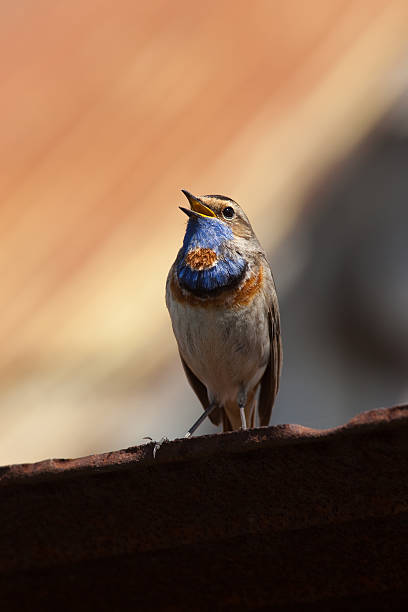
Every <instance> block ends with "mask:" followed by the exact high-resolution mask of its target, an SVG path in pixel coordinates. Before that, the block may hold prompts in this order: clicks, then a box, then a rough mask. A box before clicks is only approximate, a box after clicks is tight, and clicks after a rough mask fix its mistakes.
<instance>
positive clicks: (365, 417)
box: [0, 405, 408, 485]
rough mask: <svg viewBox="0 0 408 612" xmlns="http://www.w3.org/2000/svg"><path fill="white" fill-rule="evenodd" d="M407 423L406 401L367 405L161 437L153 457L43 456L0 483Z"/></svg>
mask: <svg viewBox="0 0 408 612" xmlns="http://www.w3.org/2000/svg"><path fill="white" fill-rule="evenodd" d="M403 423H404V424H408V405H400V406H393V407H391V408H380V409H376V410H368V411H366V412H362V413H361V414H359V415H357V416H355V417H354V418H353V419H351V420H350V421H349V422H348V423H346V424H344V425H340V426H338V427H334V428H331V429H312V428H309V427H303V426H302V425H275V426H272V427H259V428H256V429H248V430H240V431H232V432H227V433H223V434H221V433H216V434H211V435H206V436H196V437H193V438H190V439H185V438H181V439H176V440H173V441H165V442H164V443H163V444H162V446H161V448H160V450H159V452H158V453H157V455H156V458H155V459H154V458H153V447H154V442H149V443H148V444H143V445H141V446H133V447H129V448H126V449H123V450H118V451H111V452H107V453H102V454H97V455H89V456H86V457H79V458H77V459H45V460H44V461H39V462H37V463H22V464H16V465H9V466H3V467H0V485H9V484H11V483H12V482H13V483H17V482H20V483H24V482H32V481H33V479H34V480H37V479H40V480H43V479H47V480H48V479H50V478H53V477H56V476H57V477H58V476H62V475H71V476H72V475H74V474H78V473H81V472H84V471H89V470H90V471H98V472H99V471H116V470H119V469H124V468H130V467H132V468H135V467H138V466H140V467H142V466H146V465H149V464H150V465H151V464H159V463H169V462H179V461H191V460H195V459H200V458H203V457H208V456H210V455H218V454H225V453H228V454H230V453H242V452H248V451H251V450H255V449H257V448H259V446H260V445H262V447H270V446H275V447H277V446H283V445H289V444H302V443H311V442H313V441H316V440H321V439H322V438H339V439H340V438H343V437H345V436H350V435H354V434H357V433H358V434H361V433H367V434H368V433H370V432H373V431H376V430H380V429H381V430H383V429H384V427H386V428H392V429H394V428H396V427H400V426H401V425H402V424H403Z"/></svg>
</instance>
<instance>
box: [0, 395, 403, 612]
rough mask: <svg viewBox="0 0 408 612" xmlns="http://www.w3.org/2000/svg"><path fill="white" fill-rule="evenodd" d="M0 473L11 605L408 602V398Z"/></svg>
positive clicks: (3, 584)
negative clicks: (317, 422)
mask: <svg viewBox="0 0 408 612" xmlns="http://www.w3.org/2000/svg"><path fill="white" fill-rule="evenodd" d="M152 449H153V444H147V445H144V446H139V447H134V448H129V449H126V450H121V451H117V452H112V453H105V454H102V455H94V456H90V457H84V458H80V459H68V460H63V459H51V460H47V461H42V462H40V463H36V464H33V465H15V466H8V467H3V468H0V608H1V609H5V610H14V609H16V610H24V609H29V610H35V609H41V610H45V609H51V608H52V609H55V608H58V609H67V610H72V609H75V610H82V609H84V610H91V609H96V608H98V609H99V610H105V609H106V610H116V609H119V608H120V607H122V606H124V605H129V604H130V605H132V606H134V607H135V608H136V609H139V610H143V609H151V608H155V609H156V610H210V609H211V610H214V609H215V610H256V609H259V610H260V609H271V608H273V609H275V610H344V609H347V610H354V609H355V610H364V609H370V610H388V609H400V607H401V606H406V604H407V602H408V566H407V563H406V557H407V555H408V544H407V542H408V476H407V475H408V452H407V451H408V407H407V406H405V407H404V406H399V407H395V408H389V409H384V410H374V411H370V412H366V413H363V414H361V415H359V416H358V417H356V418H355V419H353V420H352V421H350V422H349V423H348V424H346V425H344V426H342V427H337V428H335V429H331V430H326V431H317V430H312V429H308V428H304V427H300V426H298V425H281V426H277V427H265V428H260V429H254V430H249V431H239V432H231V433H227V434H217V435H212V436H202V437H197V438H193V439H191V440H175V441H174V442H168V443H166V444H164V445H163V446H162V448H161V449H160V451H159V453H158V455H157V458H156V460H154V459H153V457H152Z"/></svg>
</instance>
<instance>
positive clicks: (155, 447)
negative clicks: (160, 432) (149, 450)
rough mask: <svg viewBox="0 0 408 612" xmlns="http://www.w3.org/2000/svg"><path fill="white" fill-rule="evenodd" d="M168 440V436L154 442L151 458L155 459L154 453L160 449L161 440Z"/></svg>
mask: <svg viewBox="0 0 408 612" xmlns="http://www.w3.org/2000/svg"><path fill="white" fill-rule="evenodd" d="M168 441H169V439H168V438H161V439H160V440H159V441H158V442H156V444H155V445H154V447H153V459H156V453H157V451H158V450H159V449H160V447H161V445H162V444H163V442H168Z"/></svg>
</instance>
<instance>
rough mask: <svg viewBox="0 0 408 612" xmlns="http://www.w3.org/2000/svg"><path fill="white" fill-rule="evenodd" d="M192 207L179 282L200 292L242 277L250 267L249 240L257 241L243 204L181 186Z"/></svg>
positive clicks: (178, 267)
mask: <svg viewBox="0 0 408 612" xmlns="http://www.w3.org/2000/svg"><path fill="white" fill-rule="evenodd" d="M182 191H183V193H184V195H185V196H186V198H187V199H188V201H189V203H190V208H184V207H181V206H180V208H181V210H182V211H183V212H184V213H185V214H186V215H187V216H188V217H189V220H188V224H187V229H186V233H185V236H184V242H183V247H182V249H181V251H180V253H179V258H178V265H177V274H178V278H179V281H180V283H181V284H182V285H183V286H184V287H186V288H187V289H189V290H190V291H195V292H197V293H200V292H201V293H210V292H211V291H214V290H218V289H221V288H223V287H226V286H228V285H231V284H233V283H236V282H237V281H238V280H239V278H242V276H243V274H244V273H245V269H246V267H247V262H246V258H245V249H246V243H247V242H248V241H250V240H251V239H254V240H255V241H256V238H255V236H254V233H253V230H252V227H251V225H250V223H249V221H248V219H247V217H246V215H245V213H244V211H243V210H242V209H241V207H240V206H239V205H238V204H237V203H236V202H234V200H231V199H230V198H227V197H225V196H220V195H207V196H200V197H196V196H194V195H192V194H191V193H189V192H188V191H185V190H184V189H183V190H182Z"/></svg>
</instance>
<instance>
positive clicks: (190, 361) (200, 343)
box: [168, 294, 270, 405]
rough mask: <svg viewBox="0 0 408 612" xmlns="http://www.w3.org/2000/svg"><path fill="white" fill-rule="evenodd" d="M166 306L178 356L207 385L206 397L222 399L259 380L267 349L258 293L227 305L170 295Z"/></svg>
mask: <svg viewBox="0 0 408 612" xmlns="http://www.w3.org/2000/svg"><path fill="white" fill-rule="evenodd" d="M168 306H169V311H170V316H171V319H172V324H173V330H174V334H175V336H176V339H177V342H178V345H179V348H180V352H181V354H182V356H183V359H184V360H185V361H186V363H187V365H188V366H189V368H190V369H191V370H192V371H193V372H194V374H195V375H196V376H197V377H198V378H199V379H200V380H201V382H203V383H204V384H205V385H206V387H207V392H208V396H209V400H210V401H213V400H216V401H217V402H218V403H219V404H220V405H225V403H226V402H228V401H236V400H237V396H238V393H239V392H240V391H244V392H246V393H248V392H250V391H251V390H252V389H253V388H254V387H255V386H256V385H257V384H258V382H259V380H260V379H261V377H262V375H263V373H264V371H265V368H266V365H267V362H268V359H269V352H270V340H269V327H268V315H267V312H266V308H265V305H264V302H263V299H262V294H260V295H258V296H256V297H255V298H254V299H253V300H252V302H251V303H250V304H249V305H248V306H245V307H238V308H234V309H229V310H225V309H223V308H220V307H208V308H202V307H197V306H190V305H188V304H181V303H179V302H177V301H175V300H170V303H169V304H168Z"/></svg>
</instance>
